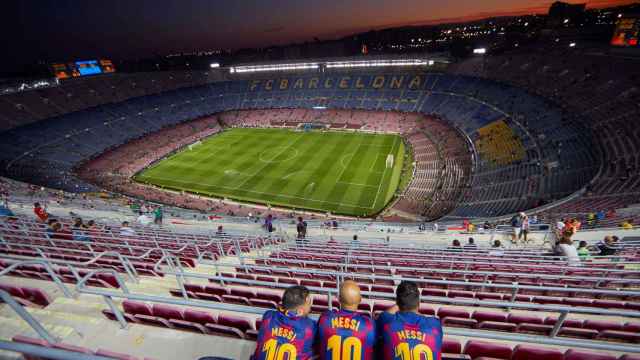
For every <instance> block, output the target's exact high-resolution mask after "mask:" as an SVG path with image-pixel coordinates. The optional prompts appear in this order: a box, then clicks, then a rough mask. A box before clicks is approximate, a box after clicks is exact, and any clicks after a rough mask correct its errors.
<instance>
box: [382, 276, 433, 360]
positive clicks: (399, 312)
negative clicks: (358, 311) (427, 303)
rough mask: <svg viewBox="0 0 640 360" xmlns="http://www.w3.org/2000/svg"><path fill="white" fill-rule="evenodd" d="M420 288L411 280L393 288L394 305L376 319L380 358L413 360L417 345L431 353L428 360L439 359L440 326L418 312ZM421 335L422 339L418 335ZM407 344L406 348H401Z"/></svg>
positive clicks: (427, 356) (431, 318)
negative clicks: (380, 341) (394, 294)
mask: <svg viewBox="0 0 640 360" xmlns="http://www.w3.org/2000/svg"><path fill="white" fill-rule="evenodd" d="M419 307H420V289H419V288H418V285H417V284H416V283H415V282H413V281H402V282H401V283H400V285H398V288H397V289H396V305H394V306H393V307H391V308H390V309H388V310H387V311H386V312H383V313H382V314H380V317H379V318H378V320H377V324H376V325H377V332H378V336H379V337H380V338H381V340H382V346H381V348H382V351H383V354H381V355H382V356H379V358H383V359H412V356H411V354H412V352H413V351H414V349H416V348H417V347H418V346H420V347H424V348H425V350H427V351H429V352H430V355H431V356H429V355H426V358H428V359H440V357H441V350H442V337H443V334H442V325H441V324H440V320H438V319H437V318H435V317H426V316H423V315H420V313H418V308H419ZM419 333H421V336H417V334H419ZM401 344H406V346H400V345H401Z"/></svg>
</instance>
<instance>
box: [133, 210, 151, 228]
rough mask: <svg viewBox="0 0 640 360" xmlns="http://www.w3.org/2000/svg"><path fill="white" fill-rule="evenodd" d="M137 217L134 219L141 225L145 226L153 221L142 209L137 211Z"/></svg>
mask: <svg viewBox="0 0 640 360" xmlns="http://www.w3.org/2000/svg"><path fill="white" fill-rule="evenodd" d="M138 215H139V216H138V218H137V219H136V222H137V223H138V224H140V225H142V226H147V225H149V224H151V223H152V222H153V220H151V218H150V217H148V216H147V215H146V214H145V213H143V212H142V211H140V212H138Z"/></svg>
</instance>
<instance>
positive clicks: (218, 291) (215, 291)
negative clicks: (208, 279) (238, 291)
mask: <svg viewBox="0 0 640 360" xmlns="http://www.w3.org/2000/svg"><path fill="white" fill-rule="evenodd" d="M204 292H206V293H208V294H212V295H218V296H222V295H227V294H228V292H227V289H225V288H223V287H220V286H215V285H207V286H205V287H204Z"/></svg>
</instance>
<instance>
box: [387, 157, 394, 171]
mask: <svg viewBox="0 0 640 360" xmlns="http://www.w3.org/2000/svg"><path fill="white" fill-rule="evenodd" d="M392 167H393V155H392V154H389V155H387V169H390V168H392Z"/></svg>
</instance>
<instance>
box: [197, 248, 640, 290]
mask: <svg viewBox="0 0 640 360" xmlns="http://www.w3.org/2000/svg"><path fill="white" fill-rule="evenodd" d="M243 257H244V259H245V260H254V261H255V260H267V261H286V262H289V263H298V264H303V265H308V264H313V265H324V266H336V267H338V266H343V265H344V263H339V262H328V261H313V260H297V259H289V258H286V259H278V258H265V257H253V256H244V255H243ZM202 263H203V264H207V265H218V266H237V265H238V264H226V265H225V264H224V263H220V262H213V261H208V260H207V261H202ZM348 266H349V268H354V269H359V268H362V269H370V270H374V271H375V270H376V269H380V270H391V269H395V270H396V272H397V270H401V271H402V270H405V271H406V270H408V271H422V272H424V271H430V272H434V273H444V274H465V275H486V276H490V275H500V276H512V277H513V276H516V277H529V278H531V277H536V278H540V279H563V280H586V281H600V282H606V281H622V280H624V281H625V282H627V283H633V284H638V283H640V279H629V278H622V277H596V276H575V275H571V276H567V275H563V274H557V275H554V274H532V273H518V272H503V271H475V270H474V271H471V270H458V269H453V268H451V269H424V268H417V267H405V266H398V265H394V266H388V265H366V264H349V265H348ZM467 268H468V266H467ZM296 269H297V268H296ZM580 269H583V268H580V267H576V268H569V269H568V270H580ZM565 270H567V268H565ZM287 271H291V269H289V270H287ZM296 271H297V270H296Z"/></svg>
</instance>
